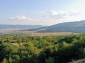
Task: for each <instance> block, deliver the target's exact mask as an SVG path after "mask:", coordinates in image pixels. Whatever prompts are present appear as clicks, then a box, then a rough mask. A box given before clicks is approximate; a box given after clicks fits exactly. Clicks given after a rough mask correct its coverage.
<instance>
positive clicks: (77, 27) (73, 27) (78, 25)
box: [39, 20, 85, 33]
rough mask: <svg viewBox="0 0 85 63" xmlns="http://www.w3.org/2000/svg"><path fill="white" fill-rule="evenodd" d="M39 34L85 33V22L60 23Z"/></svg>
mask: <svg viewBox="0 0 85 63" xmlns="http://www.w3.org/2000/svg"><path fill="white" fill-rule="evenodd" d="M39 32H80V33H84V32H85V20H82V21H76V22H65V23H59V24H56V25H52V26H49V27H47V28H46V29H44V30H42V31H39Z"/></svg>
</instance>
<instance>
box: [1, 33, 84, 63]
mask: <svg viewBox="0 0 85 63" xmlns="http://www.w3.org/2000/svg"><path fill="white" fill-rule="evenodd" d="M83 58H85V35H84V34H81V35H68V36H27V35H22V34H5V35H0V63H68V62H71V61H74V60H78V59H83Z"/></svg>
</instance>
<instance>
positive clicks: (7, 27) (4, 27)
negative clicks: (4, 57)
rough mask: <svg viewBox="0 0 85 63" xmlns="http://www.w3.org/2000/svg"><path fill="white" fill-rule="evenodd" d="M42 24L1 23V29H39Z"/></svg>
mask: <svg viewBox="0 0 85 63" xmlns="http://www.w3.org/2000/svg"><path fill="white" fill-rule="evenodd" d="M41 27H42V26H41V25H5V24H0V29H37V28H41Z"/></svg>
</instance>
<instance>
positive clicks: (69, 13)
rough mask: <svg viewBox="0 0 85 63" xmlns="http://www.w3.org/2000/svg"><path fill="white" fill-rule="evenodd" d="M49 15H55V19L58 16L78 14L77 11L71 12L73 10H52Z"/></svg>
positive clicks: (64, 16)
mask: <svg viewBox="0 0 85 63" xmlns="http://www.w3.org/2000/svg"><path fill="white" fill-rule="evenodd" d="M49 15H50V17H56V18H57V19H58V18H59V19H60V18H66V17H73V16H76V15H78V13H77V12H73V11H55V10H52V11H50V12H49Z"/></svg>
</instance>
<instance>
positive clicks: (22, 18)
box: [9, 16, 31, 21]
mask: <svg viewBox="0 0 85 63" xmlns="http://www.w3.org/2000/svg"><path fill="white" fill-rule="evenodd" d="M9 19H11V20H18V21H27V20H31V18H29V17H26V16H15V17H10V18H9Z"/></svg>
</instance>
